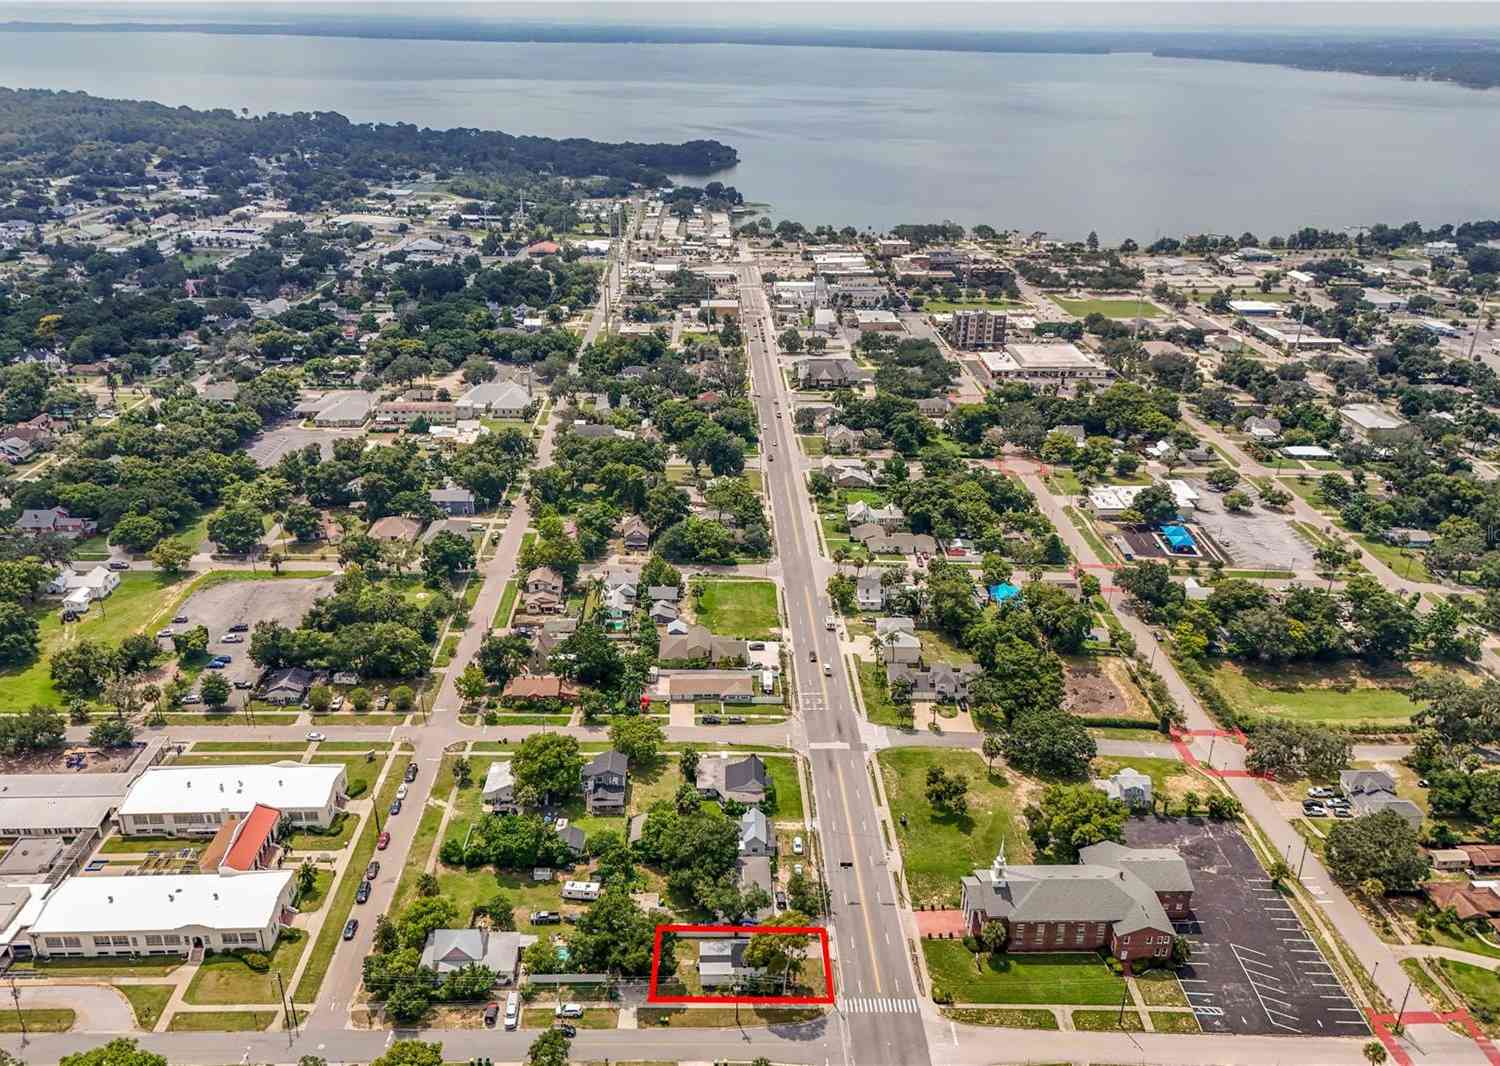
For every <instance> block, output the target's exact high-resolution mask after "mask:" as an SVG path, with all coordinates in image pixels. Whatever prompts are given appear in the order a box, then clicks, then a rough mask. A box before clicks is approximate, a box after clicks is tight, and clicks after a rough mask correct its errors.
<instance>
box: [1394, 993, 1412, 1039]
mask: <svg viewBox="0 0 1500 1066" xmlns="http://www.w3.org/2000/svg"><path fill="white" fill-rule="evenodd" d="M1410 998H1411V982H1410V981H1408V982H1406V995H1404V996H1402V997H1401V1009H1400V1010H1398V1011H1397V1012H1396V1028H1397V1030H1398V1031H1399V1030H1400V1029H1402V1028H1404V1026H1403V1025H1402V1022H1401V1019H1402V1018H1404V1017H1406V1001H1407V1000H1408V999H1410Z"/></svg>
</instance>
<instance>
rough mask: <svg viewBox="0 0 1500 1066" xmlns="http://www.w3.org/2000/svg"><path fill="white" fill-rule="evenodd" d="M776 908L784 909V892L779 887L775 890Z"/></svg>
mask: <svg viewBox="0 0 1500 1066" xmlns="http://www.w3.org/2000/svg"><path fill="white" fill-rule="evenodd" d="M776 909H777V910H779V911H784V910H786V892H784V891H783V890H781V889H779V888H778V889H777V890H776Z"/></svg>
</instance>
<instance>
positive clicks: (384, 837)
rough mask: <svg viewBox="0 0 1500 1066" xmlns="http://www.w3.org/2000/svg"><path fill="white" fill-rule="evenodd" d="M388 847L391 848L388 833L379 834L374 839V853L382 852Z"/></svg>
mask: <svg viewBox="0 0 1500 1066" xmlns="http://www.w3.org/2000/svg"><path fill="white" fill-rule="evenodd" d="M390 846H391V834H389V833H381V834H380V835H379V836H378V837H376V838H375V850H376V851H384V850H385V849H386V848H388V847H390Z"/></svg>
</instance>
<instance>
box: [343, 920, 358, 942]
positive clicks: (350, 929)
mask: <svg viewBox="0 0 1500 1066" xmlns="http://www.w3.org/2000/svg"><path fill="white" fill-rule="evenodd" d="M357 932H359V919H358V918H350V919H349V920H348V921H347V922H345V923H344V939H345V940H353V939H354V934H355V933H357Z"/></svg>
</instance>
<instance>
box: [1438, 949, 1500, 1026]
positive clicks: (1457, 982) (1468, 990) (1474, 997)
mask: <svg viewBox="0 0 1500 1066" xmlns="http://www.w3.org/2000/svg"><path fill="white" fill-rule="evenodd" d="M1433 961H1434V962H1436V963H1437V964H1438V967H1439V968H1440V969H1441V970H1442V971H1443V976H1444V977H1445V978H1447V980H1448V983H1449V984H1451V985H1452V986H1453V987H1454V988H1455V989H1457V990H1458V994H1459V995H1460V996H1462V997H1463V999H1464V1003H1465V1005H1466V1006H1467V1007H1468V1008H1469V1010H1470V1012H1471V1013H1474V1014H1475V1015H1477V1016H1479V1017H1486V1016H1489V1017H1493V1016H1494V1015H1495V1014H1497V1013H1500V979H1497V978H1496V977H1495V974H1494V973H1493V972H1492V971H1490V970H1486V969H1484V968H1483V967H1480V966H1470V965H1469V964H1468V963H1466V962H1454V961H1453V960H1452V959H1434V960H1433Z"/></svg>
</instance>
